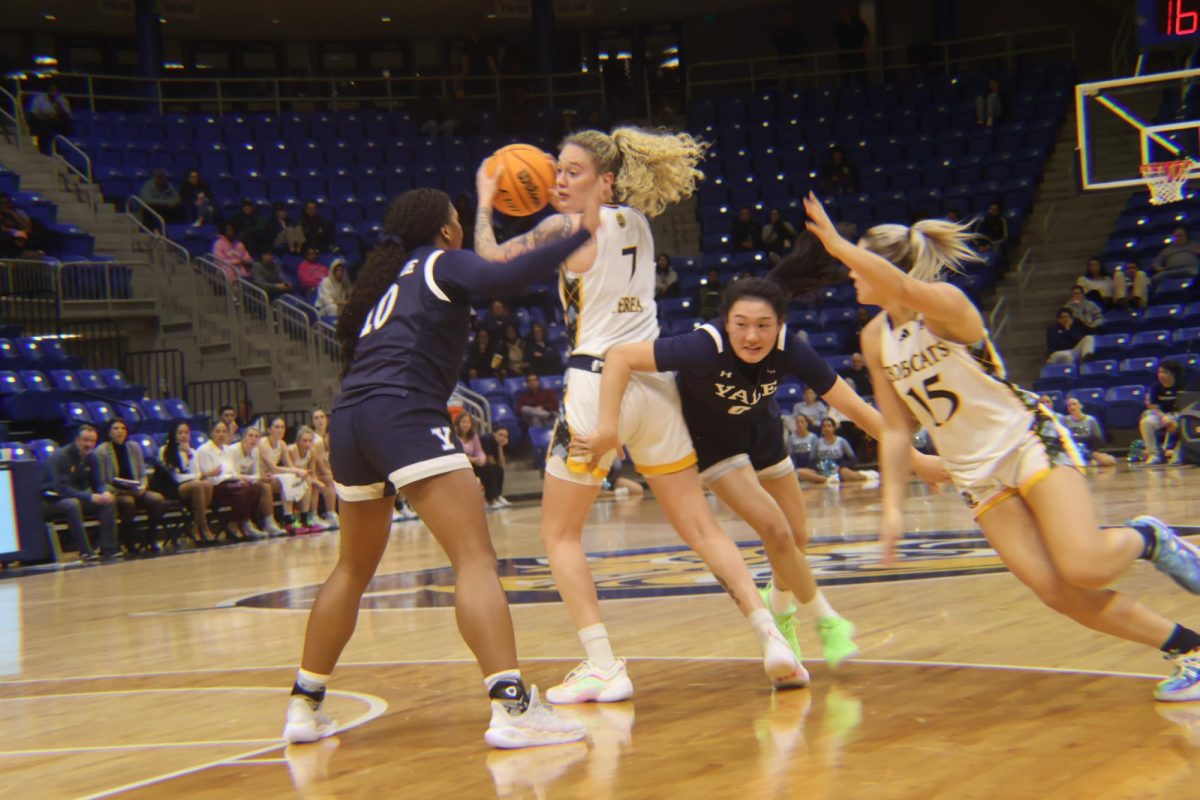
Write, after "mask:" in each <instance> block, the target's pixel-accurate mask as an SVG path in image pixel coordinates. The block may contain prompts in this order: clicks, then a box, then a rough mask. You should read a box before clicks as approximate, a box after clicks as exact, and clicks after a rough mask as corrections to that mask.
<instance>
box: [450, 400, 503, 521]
mask: <svg viewBox="0 0 1200 800" xmlns="http://www.w3.org/2000/svg"><path fill="white" fill-rule="evenodd" d="M454 434H455V436H457V437H458V441H459V442H461V443H462V446H463V452H464V453H466V454H467V459H468V460H470V462H471V466H472V467H473V468H474V469H475V477H477V478H479V483H480V484H481V485H482V486H483V499H484V501H485V502H486V503H487V507H488V508H489V509H493V510H494V509H499V508H504V507H505V506H507V505H508V504H509V503H508V501H507V500H504V502H503V504H501V503H500V500H501V499H502V498H503V496H502V495H501V494H500V493H501V492H502V491H503V490H504V464H503V458H504V455H503V448H500V449H499V453H500V456H499V458H495V459H493V458H491V457H489V456H488V454H487V453H486V452H484V449H483V442H482V441H481V440H480V436H479V435H478V432H477V431H476V429H475V418H474V417H473V416H471V415H470V414H469V413H468V412H466V411H464V412H463V413H461V414H459V415H458V419H456V420H455V421H454Z"/></svg>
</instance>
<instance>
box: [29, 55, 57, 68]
mask: <svg viewBox="0 0 1200 800" xmlns="http://www.w3.org/2000/svg"><path fill="white" fill-rule="evenodd" d="M33 63H34V64H37V65H38V66H39V67H57V66H58V59H57V58H55V57H54V56H34V57H33Z"/></svg>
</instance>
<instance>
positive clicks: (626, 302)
mask: <svg viewBox="0 0 1200 800" xmlns="http://www.w3.org/2000/svg"><path fill="white" fill-rule="evenodd" d="M641 310H642V298H640V297H622V298H621V299H619V300H617V313H618V314H637V313H639V312H641Z"/></svg>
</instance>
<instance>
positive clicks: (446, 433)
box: [429, 428, 454, 450]
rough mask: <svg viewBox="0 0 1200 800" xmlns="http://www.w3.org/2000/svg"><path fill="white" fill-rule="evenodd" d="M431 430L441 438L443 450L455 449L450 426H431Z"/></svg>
mask: <svg viewBox="0 0 1200 800" xmlns="http://www.w3.org/2000/svg"><path fill="white" fill-rule="evenodd" d="M429 432H430V433H432V434H433V435H434V436H436V437H437V438H438V439H440V440H441V442H442V449H443V450H453V449H454V443H453V442H451V441H450V429H449V428H430V429H429Z"/></svg>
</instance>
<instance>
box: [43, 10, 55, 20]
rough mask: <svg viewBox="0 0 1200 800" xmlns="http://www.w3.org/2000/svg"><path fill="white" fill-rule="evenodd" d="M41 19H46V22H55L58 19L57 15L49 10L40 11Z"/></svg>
mask: <svg viewBox="0 0 1200 800" xmlns="http://www.w3.org/2000/svg"><path fill="white" fill-rule="evenodd" d="M42 19H44V20H46V21H47V22H57V21H58V17H56V16H54V15H53V14H51V13H50V12H49V11H43V12H42Z"/></svg>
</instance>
